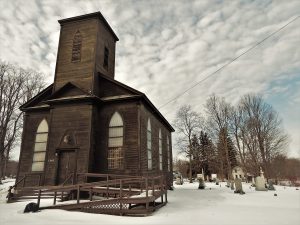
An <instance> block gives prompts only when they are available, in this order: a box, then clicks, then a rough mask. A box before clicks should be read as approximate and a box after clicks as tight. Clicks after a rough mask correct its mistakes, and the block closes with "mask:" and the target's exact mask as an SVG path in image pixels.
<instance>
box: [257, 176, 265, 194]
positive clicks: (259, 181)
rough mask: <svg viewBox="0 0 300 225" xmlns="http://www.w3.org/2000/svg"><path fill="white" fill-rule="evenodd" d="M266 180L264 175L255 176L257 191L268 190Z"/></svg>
mask: <svg viewBox="0 0 300 225" xmlns="http://www.w3.org/2000/svg"><path fill="white" fill-rule="evenodd" d="M265 184H266V181H265V178H264V177H256V178H255V190H256V191H267V190H268V189H267V188H266V185H265Z"/></svg>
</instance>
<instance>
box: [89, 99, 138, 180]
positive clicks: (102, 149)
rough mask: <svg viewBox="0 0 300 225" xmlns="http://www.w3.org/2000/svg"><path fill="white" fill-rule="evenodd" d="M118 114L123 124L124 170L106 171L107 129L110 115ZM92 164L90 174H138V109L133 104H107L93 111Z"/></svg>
mask: <svg viewBox="0 0 300 225" xmlns="http://www.w3.org/2000/svg"><path fill="white" fill-rule="evenodd" d="M116 111H117V112H119V113H120V115H121V116H122V119H123V123H124V139H123V149H124V159H125V160H124V169H122V170H108V169H107V150H108V128H109V122H110V119H111V117H112V115H113V114H114V113H115V112H116ZM94 115H95V117H94V122H93V125H94V126H93V127H94V128H93V129H94V145H93V146H94V154H93V156H94V158H92V157H91V164H94V168H93V171H92V172H96V173H113V174H131V175H138V174H139V148H138V107H137V104H136V103H135V102H114V103H107V104H105V105H103V106H101V107H95V110H94Z"/></svg>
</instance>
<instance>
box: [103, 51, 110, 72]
mask: <svg viewBox="0 0 300 225" xmlns="http://www.w3.org/2000/svg"><path fill="white" fill-rule="evenodd" d="M108 55H109V51H108V48H106V47H105V48H104V62H103V67H104V68H105V69H106V70H107V69H108Z"/></svg>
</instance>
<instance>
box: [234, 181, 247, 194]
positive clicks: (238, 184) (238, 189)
mask: <svg viewBox="0 0 300 225" xmlns="http://www.w3.org/2000/svg"><path fill="white" fill-rule="evenodd" d="M234 185H235V191H234V193H237V194H242V195H243V194H245V192H244V191H243V185H242V180H241V179H240V178H235V180H234Z"/></svg>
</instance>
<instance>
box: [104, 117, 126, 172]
mask: <svg viewBox="0 0 300 225" xmlns="http://www.w3.org/2000/svg"><path fill="white" fill-rule="evenodd" d="M123 131H124V125H123V119H122V117H121V115H120V114H119V113H118V112H115V113H114V114H113V116H112V117H111V119H110V122H109V131H108V157H107V160H108V168H109V169H122V168H123V161H124V160H123V159H124V156H123Z"/></svg>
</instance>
